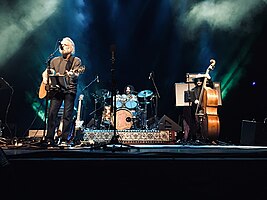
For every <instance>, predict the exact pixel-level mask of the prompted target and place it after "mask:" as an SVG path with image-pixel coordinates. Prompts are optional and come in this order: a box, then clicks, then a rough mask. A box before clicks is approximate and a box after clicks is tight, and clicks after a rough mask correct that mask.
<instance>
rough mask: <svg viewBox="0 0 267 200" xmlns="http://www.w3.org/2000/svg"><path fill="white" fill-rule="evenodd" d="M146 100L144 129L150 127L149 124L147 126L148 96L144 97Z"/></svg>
mask: <svg viewBox="0 0 267 200" xmlns="http://www.w3.org/2000/svg"><path fill="white" fill-rule="evenodd" d="M144 102H145V111H144V125H143V127H144V129H146V130H147V129H148V126H147V98H146V96H145V97H144Z"/></svg>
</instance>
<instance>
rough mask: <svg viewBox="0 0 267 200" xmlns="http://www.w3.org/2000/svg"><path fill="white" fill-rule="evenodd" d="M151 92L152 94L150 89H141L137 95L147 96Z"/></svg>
mask: <svg viewBox="0 0 267 200" xmlns="http://www.w3.org/2000/svg"><path fill="white" fill-rule="evenodd" d="M152 94H153V92H152V91H151V90H143V91H141V92H139V93H138V95H137V96H138V97H142V98H144V97H149V96H151V95H152Z"/></svg>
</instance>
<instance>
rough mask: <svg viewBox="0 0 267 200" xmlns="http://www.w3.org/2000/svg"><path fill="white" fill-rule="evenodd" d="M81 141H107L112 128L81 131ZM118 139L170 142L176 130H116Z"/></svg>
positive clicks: (136, 141) (142, 142)
mask: <svg viewBox="0 0 267 200" xmlns="http://www.w3.org/2000/svg"><path fill="white" fill-rule="evenodd" d="M82 134H83V137H82V141H81V143H90V144H93V143H107V142H110V140H111V139H112V137H113V136H114V130H90V129H85V130H84V131H83V133H82ZM116 134H117V136H118V140H119V142H121V143H125V144H170V143H175V141H176V132H175V131H170V130H116Z"/></svg>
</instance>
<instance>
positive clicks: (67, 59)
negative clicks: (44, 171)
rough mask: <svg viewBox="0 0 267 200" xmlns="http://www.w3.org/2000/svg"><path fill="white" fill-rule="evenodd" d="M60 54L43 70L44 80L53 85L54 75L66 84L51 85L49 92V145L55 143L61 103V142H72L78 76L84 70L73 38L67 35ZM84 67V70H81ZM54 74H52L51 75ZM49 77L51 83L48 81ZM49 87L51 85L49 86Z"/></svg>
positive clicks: (64, 143)
mask: <svg viewBox="0 0 267 200" xmlns="http://www.w3.org/2000/svg"><path fill="white" fill-rule="evenodd" d="M59 52H60V53H61V55H60V56H57V57H54V58H53V59H52V60H51V61H50V63H49V65H48V67H47V69H46V70H45V71H44V72H43V74H42V77H43V82H44V83H45V84H48V85H49V86H52V87H53V85H51V84H53V83H52V82H53V81H52V76H56V78H60V77H61V78H62V79H63V80H64V84H65V85H60V86H59V87H53V88H52V87H51V88H50V91H51V92H48V94H49V99H50V105H49V112H48V125H47V134H46V137H45V141H46V143H47V144H48V145H51V146H54V145H55V140H54V139H55V131H56V128H57V125H58V124H57V116H58V112H59V110H60V107H61V105H63V106H64V108H63V116H62V119H63V126H62V134H61V136H60V144H61V145H67V144H69V143H70V141H71V140H70V139H71V138H70V135H71V134H72V133H71V131H72V127H73V112H74V102H75V98H76V93H77V85H78V77H79V75H80V74H81V72H83V70H84V67H83V66H82V62H81V59H80V58H79V57H76V56H75V55H74V54H75V44H74V42H73V41H72V39H71V38H69V37H65V38H63V39H62V41H61V42H60V45H59ZM81 69H83V70H81ZM51 75H52V76H51ZM48 77H49V80H50V81H51V83H50V84H49V82H48ZM56 86H58V85H56ZM48 88H49V87H48ZM63 103H64V104H63Z"/></svg>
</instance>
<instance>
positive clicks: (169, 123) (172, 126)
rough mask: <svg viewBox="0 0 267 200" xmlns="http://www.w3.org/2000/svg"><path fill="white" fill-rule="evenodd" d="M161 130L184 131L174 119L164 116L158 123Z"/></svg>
mask: <svg viewBox="0 0 267 200" xmlns="http://www.w3.org/2000/svg"><path fill="white" fill-rule="evenodd" d="M158 129H159V130H170V131H176V132H179V131H182V127H181V126H179V125H178V124H177V123H175V122H174V121H173V120H172V119H170V118H169V117H167V116H166V115H163V117H162V118H161V119H160V120H159V122H158Z"/></svg>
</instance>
